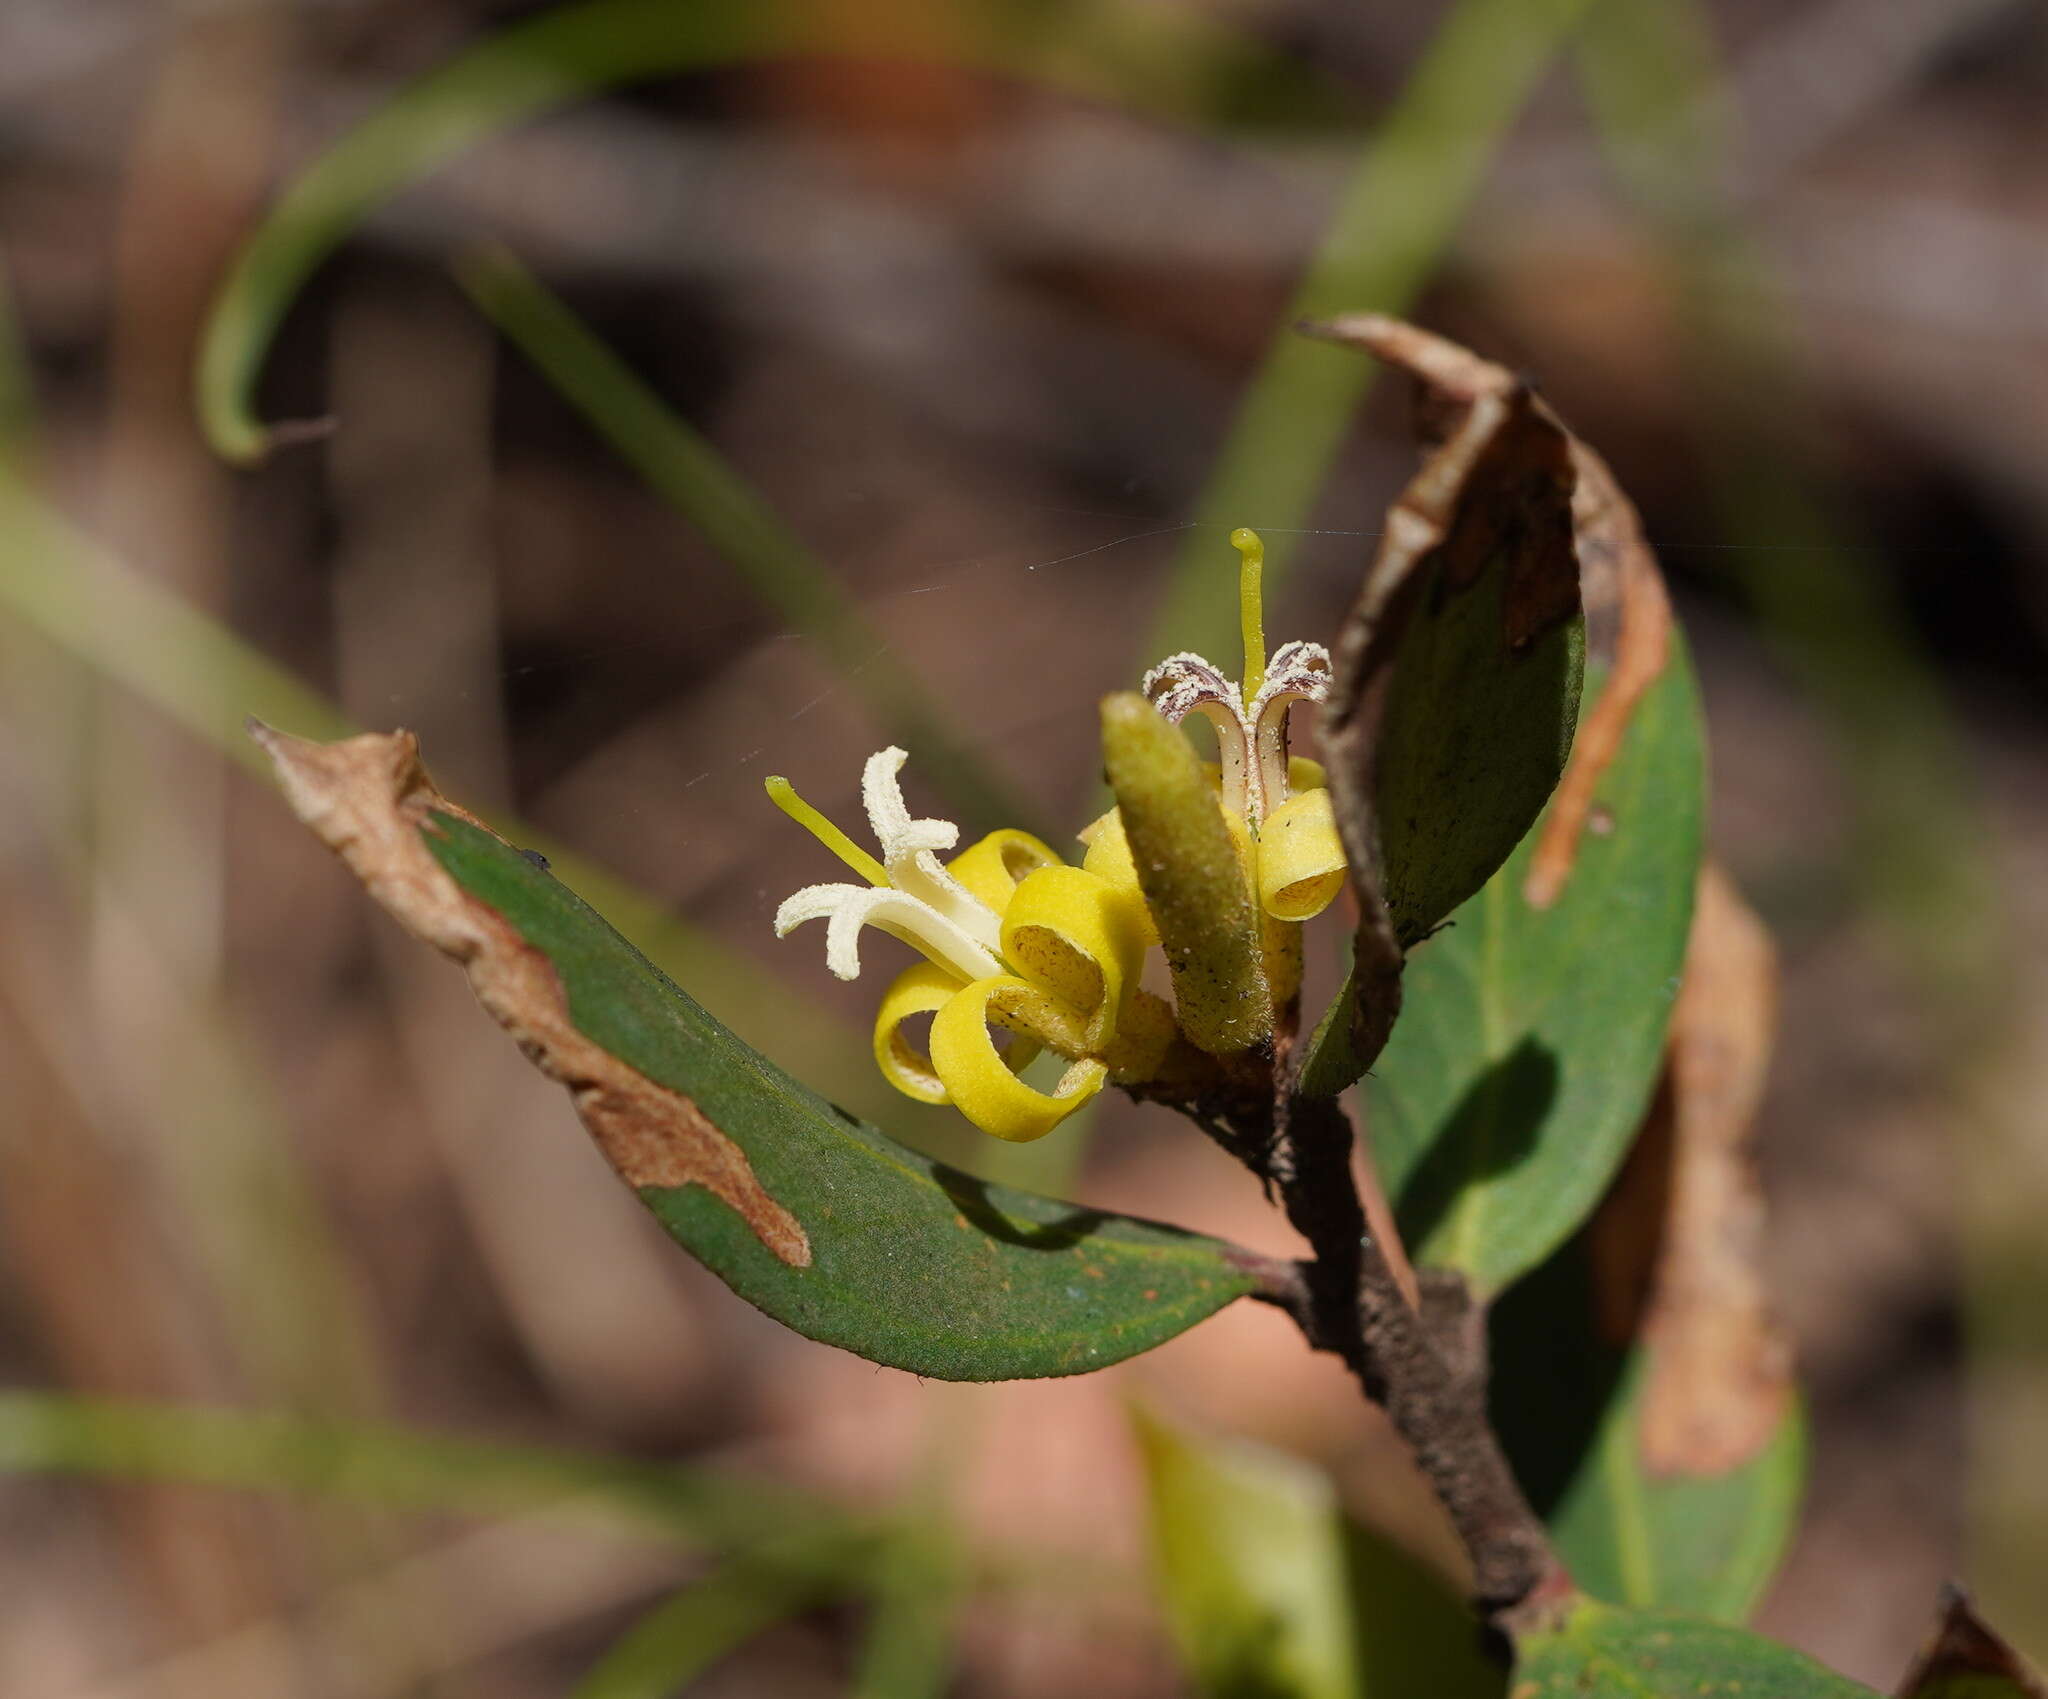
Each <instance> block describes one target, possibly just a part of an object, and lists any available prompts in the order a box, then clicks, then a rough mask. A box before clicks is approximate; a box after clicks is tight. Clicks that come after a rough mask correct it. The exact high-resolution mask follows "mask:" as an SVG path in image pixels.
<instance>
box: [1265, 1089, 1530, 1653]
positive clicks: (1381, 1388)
mask: <svg viewBox="0 0 2048 1699" xmlns="http://www.w3.org/2000/svg"><path fill="white" fill-rule="evenodd" d="M1279 1101H1280V1104H1281V1106H1282V1112H1283V1116H1284V1124H1283V1126H1282V1127H1281V1129H1280V1130H1279V1137H1278V1138H1277V1139H1276V1140H1275V1142H1274V1154H1273V1160H1272V1164H1271V1169H1272V1171H1271V1174H1270V1178H1271V1179H1272V1180H1273V1181H1274V1182H1275V1183H1276V1184H1277V1185H1278V1187H1279V1189H1280V1195H1281V1199H1282V1201H1283V1202H1284V1204H1285V1205H1286V1209H1287V1216H1288V1219H1289V1220H1290V1221H1291V1222H1292V1223H1293V1224H1294V1226H1295V1229H1296V1230H1297V1231H1298V1232H1299V1233H1300V1234H1301V1235H1302V1236H1303V1237H1304V1238H1305V1239H1307V1240H1308V1242H1309V1244H1310V1245H1311V1246H1313V1247H1314V1249H1315V1253H1316V1254H1315V1257H1314V1259H1313V1260H1312V1261H1311V1262H1309V1263H1307V1264H1305V1265H1304V1268H1303V1276H1304V1282H1305V1285H1306V1288H1307V1303H1306V1312H1307V1314H1306V1318H1305V1319H1304V1318H1303V1317H1302V1316H1301V1315H1300V1313H1299V1312H1297V1319H1302V1320H1303V1329H1304V1332H1306V1333H1307V1335H1308V1338H1309V1342H1310V1343H1311V1344H1312V1345H1315V1346H1318V1347H1319V1348H1321V1349H1323V1350H1328V1351H1335V1352H1336V1353H1337V1354H1338V1355H1340V1356H1341V1357H1343V1358H1344V1360H1345V1362H1346V1363H1348V1364H1349V1365H1350V1367H1351V1370H1352V1372H1353V1373H1354V1374H1355V1375H1357V1377H1358V1379H1359V1383H1360V1384H1361V1385H1362V1386H1363V1387H1364V1388H1365V1393H1366V1396H1367V1397H1368V1398H1370V1399H1371V1400H1372V1401H1373V1402H1374V1403H1376V1404H1378V1405H1380V1406H1381V1407H1382V1408H1384V1409H1385V1410H1386V1412H1387V1414H1388V1416H1389V1417H1390V1418H1391V1419H1392V1421H1393V1423H1394V1426H1395V1428H1396V1429H1397V1430H1398V1431H1399V1433H1400V1434H1401V1437H1402V1438H1403V1439H1405V1440H1406V1441H1407V1442H1408V1445H1409V1447H1410V1449H1411V1450H1412V1451H1413V1452H1414V1454H1415V1460H1416V1462H1417V1464H1418V1465H1419V1466H1420V1467H1421V1469H1422V1472H1423V1474H1424V1476H1425V1477H1426V1478H1427V1479H1428V1481H1429V1484H1430V1486H1431V1487H1432V1488H1433V1489H1434V1490H1435V1492H1436V1495H1437V1497H1438V1499H1439V1500H1441V1501H1442V1503H1443V1506H1444V1508H1445V1510H1446V1511H1447V1512H1449V1514H1450V1518H1451V1522H1452V1524H1453V1526H1454V1527H1455V1528H1456V1529H1457V1532H1458V1536H1459V1538H1460V1540H1461V1541H1462V1542H1463V1543H1464V1546H1465V1549H1466V1552H1467V1553H1468V1555H1469V1556H1470V1557H1471V1560H1472V1571H1473V1592H1474V1596H1475V1598H1476V1600H1477V1603H1478V1604H1479V1606H1480V1608H1481V1610H1482V1611H1483V1612H1484V1613H1485V1614H1486V1615H1487V1616H1488V1618H1489V1619H1490V1620H1495V1621H1498V1620H1499V1619H1501V1618H1502V1617H1504V1616H1506V1615H1507V1614H1509V1613H1510V1612H1513V1611H1514V1610H1516V1609H1517V1608H1518V1607H1523V1606H1525V1605H1528V1604H1531V1603H1535V1602H1538V1601H1541V1600H1544V1599H1547V1598H1549V1597H1551V1596H1552V1595H1554V1594H1556V1593H1558V1592H1559V1591H1561V1590H1562V1589H1564V1588H1565V1587H1566V1586H1567V1585H1568V1582H1567V1580H1566V1577H1565V1574H1564V1569H1563V1565H1562V1564H1561V1563H1560V1562H1559V1561H1558V1558H1557V1554H1556V1553H1555V1552H1554V1551H1553V1550H1552V1549H1551V1546H1550V1541H1549V1538H1548V1536H1547V1535H1546V1534H1545V1532H1544V1528H1543V1524H1542V1522H1541V1520H1540V1519H1539V1518H1538V1517H1537V1515H1536V1513H1535V1512H1534V1511H1533V1510H1531V1509H1530V1507H1529V1502H1528V1500H1527V1499H1526V1498H1525V1497H1524V1496H1523V1494H1522V1489H1521V1487H1520V1485H1519V1484H1518V1483H1517V1482H1516V1480H1515V1477H1514V1474H1513V1472H1512V1471H1511V1470H1510V1469H1509V1467H1508V1462H1507V1458H1506V1456H1505V1455H1504V1454H1503V1453H1502V1451H1501V1449H1500V1442H1499V1441H1498V1440H1497V1439H1496V1438H1495V1437H1494V1432H1493V1428H1492V1426H1491V1424H1490V1423H1489V1422H1488V1421H1487V1416H1486V1364H1485V1350H1484V1342H1483V1333H1482V1326H1483V1318H1482V1317H1481V1315H1480V1313H1479V1311H1478V1310H1477V1309H1476V1307H1475V1306H1473V1305H1472V1303H1471V1301H1470V1299H1469V1297H1468V1296H1467V1295H1466V1293H1465V1289H1464V1284H1463V1282H1462V1281H1459V1280H1458V1279H1457V1278H1456V1277H1455V1276H1451V1277H1448V1278H1447V1279H1446V1278H1441V1277H1439V1278H1433V1279H1432V1280H1430V1282H1429V1283H1428V1284H1427V1285H1426V1286H1424V1287H1423V1288H1422V1289H1421V1296H1422V1303H1421V1305H1420V1307H1417V1306H1416V1305H1413V1304H1411V1303H1410V1302H1409V1300H1408V1298H1407V1296H1406V1294H1405V1293H1404V1292H1403V1291H1402V1283H1401V1282H1400V1280H1399V1279H1398V1278H1397V1276H1396V1274H1395V1271H1394V1267H1393V1265H1392V1264H1391V1263H1390V1261H1389V1259H1388V1256H1387V1253H1386V1250H1385V1249H1384V1248H1383V1246H1382V1243H1381V1241H1380V1239H1379V1238H1378V1237H1377V1236H1376V1235H1375V1234H1373V1233H1372V1232H1370V1231H1369V1230H1368V1227H1367V1222H1366V1213H1365V1208H1364V1205H1363V1204H1362V1203H1361V1201H1360V1198H1359V1193H1358V1187H1357V1184H1356V1182H1355V1181H1354V1179H1353V1176H1352V1172H1351V1142H1352V1130H1351V1123H1350V1120H1349V1119H1348V1118H1347V1117H1346V1116H1345V1114H1344V1111H1343V1109H1342V1108H1341V1107H1340V1106H1339V1105H1338V1104H1336V1103H1335V1102H1332V1101H1330V1100H1328V1099H1313V1098H1303V1097H1294V1096H1283V1097H1282V1098H1281V1099H1280V1100H1279ZM1276 1301H1277V1300H1276Z"/></svg>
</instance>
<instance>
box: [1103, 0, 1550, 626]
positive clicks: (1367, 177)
mask: <svg viewBox="0 0 2048 1699" xmlns="http://www.w3.org/2000/svg"><path fill="white" fill-rule="evenodd" d="M1588 4H1589V0H1460V4H1459V5H1458V7H1457V9H1456V10H1455V11H1453V12H1452V13H1451V15H1450V17H1449V18H1448V19H1447V20H1446V21H1445V23H1444V25H1443V27H1442V28H1441V29H1440V30H1439V31H1438V32H1437V35H1436V38H1435V39H1434V40H1433V41H1432V42H1431V43H1430V46H1429V49H1428V51H1427V52H1426V53H1425V54H1424V56H1423V59H1422V62H1421V63H1420V64H1419V65H1417V66H1416V67H1415V70H1414V71H1413V73H1412V74H1411V75H1410V76H1409V78H1408V80H1407V82H1406V83H1405V84H1404V85H1403V87H1402V89H1401V92H1400V94H1399V96H1397V97H1396V99H1395V101H1394V104H1393V105H1392V107H1391V108H1390V109H1389V110H1388V112H1387V114H1386V116H1385V117H1384V118H1383V119H1382V120H1381V123H1380V126H1379V128H1378V129H1377V130H1376V131H1375V132H1374V134H1373V137H1372V140H1371V141H1370V142H1368V143H1367V144H1366V147H1365V151H1364V153H1363V155H1362V156H1361V158H1360V160H1359V162H1358V165H1357V167H1356V169H1355V170H1354V171H1353V172H1352V175H1351V178H1350V181H1349V182H1348V183H1347V184H1346V186H1345V188H1344V191H1343V194H1342V196H1341V197H1340V199H1339V201H1338V203H1337V207H1336V210H1335V211H1334V213H1333V214H1332V215H1331V220H1330V227H1329V230H1328V233H1327V234H1326V235H1325V236H1324V238H1323V241H1322V245H1321V246H1320V247H1319V248H1318V249H1317V251H1316V254H1315V257H1314V258H1313V259H1312V260H1311V261H1310V262H1309V267H1308V270H1307V272H1306V273H1305V274H1304V276H1303V277H1302V280H1301V282H1300V284H1299V285H1298V286H1297V288H1296V290H1295V293H1294V296H1293V299H1292V300H1291V301H1290V302H1289V303H1288V307H1287V312H1286V315H1285V319H1284V321H1283V326H1282V328H1281V329H1280V331H1279V332H1278V333H1277V334H1276V335H1275V337H1274V339H1273V341H1272V343H1271V344H1270V345H1269V347H1268V348H1267V350H1266V354H1265V358H1264V359H1263V361H1262V362H1261V363H1260V366H1259V369H1258V371H1257V373H1256V374H1255V375H1254V376H1253V378H1252V381H1251V384H1250V387H1249V388H1248V389H1247V390H1246V392H1245V397H1244V400H1243V401H1242V402H1241V403H1239V406H1238V410H1237V415H1236V417H1235V418H1234V419H1233V420H1232V422H1231V426H1230V434H1229V436H1228V438H1227V439H1226V440H1225V442H1224V445H1223V449H1222V452H1221V453H1220V454H1219V456H1218V457H1217V462H1216V466H1215V469H1214V470H1213V471H1212V472H1211V474H1210V476H1209V481H1208V486H1207V488H1206V489H1205V490H1204V491H1203V493H1202V498H1201V501H1200V502H1199V504H1198V505H1197V507H1196V509H1195V513H1194V516H1193V517H1194V521H1195V528H1194V529H1193V530H1192V531H1191V532H1190V533H1189V535H1188V538H1187V541H1186V542H1185V543H1183V544H1182V546H1181V548H1180V550H1179V552H1178V554H1177V555H1176V557H1175V561H1174V566H1173V573H1172V576H1171V578H1170V579H1169V581H1168V586H1167V592H1166V596H1165V599H1164V601H1163V603H1162V604H1161V607H1160V610H1159V613H1158V615H1157V617H1156V618H1155V620H1154V622H1153V625H1152V628H1151V631H1150V633H1149V634H1148V636H1147V639H1146V642H1145V644H1144V647H1143V649H1142V651H1141V656H1140V658H1141V661H1142V662H1143V664H1144V665H1147V666H1149V665H1150V664H1151V663H1152V662H1153V661H1154V660H1156V659H1157V658H1158V657H1159V656H1161V655H1168V654H1172V653H1174V652H1175V651H1177V650H1181V649H1194V650H1197V651H1199V652H1201V653H1203V654H1208V655H1218V654H1229V653H1232V652H1233V649H1234V644H1235V640H1236V632H1237V575H1236V573H1234V572H1231V571H1227V570H1225V569H1224V567H1223V565H1221V564H1219V561H1220V559H1221V550H1222V538H1223V537H1225V536H1226V535H1227V534H1228V533H1229V531H1230V530H1231V528H1232V527H1234V526H1238V525H1252V526H1256V527H1258V528H1259V530H1260V531H1261V532H1262V534H1263V535H1264V536H1265V539H1266V594H1267V596H1268V597H1269V598H1270V597H1271V596H1272V595H1273V594H1274V592H1275V588H1276V586H1277V584H1278V580H1279V577H1280V575H1281V574H1283V573H1284V572H1285V571H1286V570H1287V568H1288V566H1289V565H1290V564H1291V562H1292V560H1293V558H1294V555H1295V553H1296V552H1297V550H1298V548H1299V546H1300V543H1301V538H1300V536H1299V535H1298V534H1297V528H1299V527H1301V526H1303V525H1305V524H1306V523H1307V521H1308V518H1309V515H1310V513H1311V510H1312V509H1313V507H1314V505H1315V500H1316V496H1317V493H1318V492H1319V491H1320V490H1321V488H1322V485H1323V480H1324V478H1325V476H1326V475H1327V473H1328V471H1329V468H1330V463H1331V461H1332V460H1333V459H1334V458H1335V456H1336V453H1337V449H1338V446H1339V444H1340V443H1341V442H1342V441H1343V438H1344V432H1345V430H1346V429H1347V427H1348V426H1349V424H1350V422H1351V418H1352V415H1353V413H1354V412H1355V411H1356V410H1357V407H1358V404H1359V402H1360V400H1361V399H1362V398H1363V397H1364V395H1365V393H1366V391H1367V389H1368V388H1369V387H1370V386H1371V384H1372V381H1373V378H1374V375H1375V372H1376V370H1377V368H1376V366H1375V364H1374V363H1373V362H1371V361H1363V360H1360V359H1358V358H1357V357H1356V356H1354V355H1350V354H1346V353H1344V352H1343V351H1341V350H1337V349H1332V348H1329V347H1326V346H1324V345H1322V344H1320V343H1315V342H1309V341H1305V340H1304V339H1303V338H1301V337H1299V336H1297V335H1296V334H1295V333H1294V330H1293V326H1294V324H1295V323H1296V322H1298V321H1299V320H1302V319H1316V318H1328V317H1330V316H1332V315H1334V314H1337V313H1343V312H1365V311H1374V312H1383V313H1392V314H1397V315H1398V314H1399V313H1401V312H1402V311H1403V310H1404V309H1406V307H1407V306H1408V305H1409V303H1410V302H1412V301H1413V300H1414V298H1415V297H1416V295H1417V294H1418V293H1419V292H1420V290H1421V289H1422V287H1423V285H1424V284H1425V283H1426V282H1427V281H1428V280H1429V277H1430V274H1431V272H1432V271H1434V270H1435V268H1436V266H1437V265H1438V264H1439V263H1440V261H1441V260H1442V258H1443V255H1444V253H1445V251H1446V250H1447V249H1448V248H1449V247H1450V244H1451V242H1452V239H1453V238H1454V237H1455V236H1456V234H1457V230H1458V226H1459V223H1460V222H1461V221H1462V220H1463V218H1464V216H1465V213H1466V211H1467V209H1468V208H1469V207H1470V205H1471V203H1472V199H1473V197H1474V195H1475V194H1476V193H1477V191H1478V188H1479V185H1480V182H1481V179H1482V178H1483V177H1484V175H1485V172H1486V167H1487V164H1488V162H1489V161H1490V160H1491V159H1492V158H1493V155H1494V152H1495V150H1496V149H1497V148H1498V147H1499V146H1500V143H1501V140H1502V138H1503V137H1504V136H1505V135H1506V134H1507V132H1508V129H1509V128H1510V126H1512V125H1513V123H1514V121H1515V119H1516V118H1517V117H1518V116H1519V115H1520V113H1521V110H1522V108H1523V106H1524V105H1526V104H1527V102H1528V99H1529V96H1530V94H1531V93H1532V91H1533V90H1534V89H1535V87H1536V84H1537V82H1538V80H1539V79H1540V78H1541V76H1542V75H1543V72H1544V71H1545V69H1546V68H1547V67H1548V66H1549V65H1550V63H1551V61H1552V59H1553V58H1554V57H1555V56H1556V55H1557V53H1558V52H1559V50H1560V48H1561V47H1562V46H1563V44H1564V42H1565V40H1566V38H1567V37H1568V36H1569V35H1570V33H1571V32H1572V30H1573V29H1574V28H1575V27H1576V26H1577V25H1578V23H1579V21H1580V19H1581V18H1582V17H1583V16H1584V15H1585V13H1586V11H1587V8H1588Z"/></svg>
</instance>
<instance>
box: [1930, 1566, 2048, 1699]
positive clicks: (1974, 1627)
mask: <svg viewBox="0 0 2048 1699" xmlns="http://www.w3.org/2000/svg"><path fill="white" fill-rule="evenodd" d="M2001 1693H2002V1694H2005V1695H2008V1696H2009V1699H2048V1682H2044V1681H2043V1680H2042V1679H2041V1676H2040V1673H2039V1672H2038V1671H2037V1670H2035V1669H2034V1668H2033V1667H2032V1666H2031V1665H2029V1664H2028V1663H2027V1661H2026V1660H2025V1659H2024V1658H2022V1657H2021V1656H2020V1655H2019V1653H2018V1652H2016V1651H2014V1650H2013V1648H2012V1647H2011V1646H2010V1645H2008V1644H2007V1643H2006V1641H2005V1640H2004V1638H2003V1637H2002V1636H2000V1635H1999V1634H1998V1633H1997V1632H1996V1631H1995V1630H1993V1629H1992V1628H1991V1627H1990V1626H1989V1625H1988V1624H1987V1623H1986V1622H1985V1621H1984V1619H1983V1618H1982V1617H1980V1616H1979V1615H1978V1614H1977V1610H1976V1607H1975V1606H1974V1605H1972V1604H1971V1603H1970V1598H1969V1595H1968V1594H1966V1593H1965V1592H1963V1591H1962V1589H1961V1588H1959V1587H1952V1588H1950V1589H1948V1592H1947V1595H1946V1597H1944V1598H1943V1600H1942V1606H1941V1620H1940V1621H1939V1622H1938V1623H1937V1624H1936V1625H1935V1629H1934V1633H1933V1634H1932V1635H1931V1636H1929V1638H1928V1641H1927V1644H1926V1645H1925V1646H1923V1647H1922V1648H1921V1649H1920V1656H1919V1657H1918V1658H1917V1659H1916V1660H1915V1661H1914V1664H1913V1669H1912V1673H1911V1674H1909V1675H1908V1676H1907V1677H1906V1679H1905V1681H1904V1682H1902V1683H1901V1684H1900V1686H1899V1699H1998V1696H1999V1695H2000V1694H2001Z"/></svg>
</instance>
